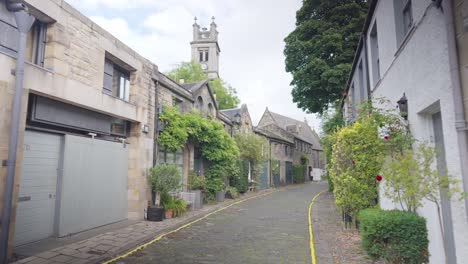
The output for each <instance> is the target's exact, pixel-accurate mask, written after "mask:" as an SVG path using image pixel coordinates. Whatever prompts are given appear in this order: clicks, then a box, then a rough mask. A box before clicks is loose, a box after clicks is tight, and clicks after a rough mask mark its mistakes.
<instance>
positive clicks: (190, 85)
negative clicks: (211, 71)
mask: <svg viewBox="0 0 468 264" xmlns="http://www.w3.org/2000/svg"><path fill="white" fill-rule="evenodd" d="M207 82H208V80H204V81H199V82H195V83H182V84H181V85H182V87H184V88H185V89H186V90H188V91H190V92H195V91H197V90H198V89H200V88H201V87H203V85H205V84H206V83H207Z"/></svg>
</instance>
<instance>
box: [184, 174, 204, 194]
mask: <svg viewBox="0 0 468 264" xmlns="http://www.w3.org/2000/svg"><path fill="white" fill-rule="evenodd" d="M188 187H189V189H190V190H205V189H206V178H205V177H204V176H198V175H196V174H195V173H194V172H190V174H189V178H188Z"/></svg>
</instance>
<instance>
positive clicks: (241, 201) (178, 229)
mask: <svg viewBox="0 0 468 264" xmlns="http://www.w3.org/2000/svg"><path fill="white" fill-rule="evenodd" d="M283 190H287V188H284V189H279V190H273V191H270V192H266V193H263V194H259V195H256V196H252V197H249V198H246V199H243V200H240V201H237V202H234V203H231V204H229V205H227V206H225V207H222V208H219V209H217V210H215V211H213V212H211V213H208V214H206V215H204V216H202V217H200V218H198V219H195V220H194V221H192V222H190V223H187V224H185V225H182V226H180V227H178V228H176V229H174V230H172V231H169V232H167V233H164V234H162V235H160V236H158V237H155V238H154V239H152V240H150V241H149V242H146V243H144V244H142V245H140V246H138V247H136V248H134V249H132V250H130V251H128V252H127V253H124V254H122V255H119V256H117V257H114V258H112V259H110V260H107V261H105V262H102V264H110V263H112V262H115V261H117V260H119V259H123V258H126V257H128V256H130V255H131V254H133V253H135V252H137V251H138V250H141V249H144V248H146V247H147V246H149V245H151V244H153V243H155V242H157V241H159V240H161V239H162V238H163V237H165V236H167V235H169V234H172V233H175V232H178V231H180V230H182V229H184V228H187V227H189V226H191V225H193V224H195V223H197V222H199V221H201V220H203V219H205V218H207V217H209V216H211V215H213V214H216V213H218V212H221V211H223V210H226V209H227V208H229V207H231V206H234V205H237V204H240V203H243V202H246V201H248V200H252V199H255V198H260V197H263V196H266V195H270V194H272V193H275V192H279V191H283ZM309 215H310V214H309ZM309 221H310V219H309Z"/></svg>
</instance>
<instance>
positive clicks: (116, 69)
mask: <svg viewBox="0 0 468 264" xmlns="http://www.w3.org/2000/svg"><path fill="white" fill-rule="evenodd" d="M25 3H26V5H27V6H28V7H29V10H30V13H31V14H32V15H33V16H34V17H35V22H34V24H33V26H32V29H31V30H30V31H29V33H28V40H27V45H26V64H25V69H24V84H23V98H22V103H21V104H22V107H21V109H22V110H21V113H20V120H21V121H20V132H19V134H18V138H19V144H18V149H17V151H18V155H17V163H16V175H15V178H14V192H13V197H12V200H13V203H12V206H13V208H12V211H11V218H10V219H11V221H10V222H11V228H10V245H21V244H25V243H29V242H33V241H37V240H40V239H44V238H47V237H52V236H59V237H62V236H67V235H69V234H72V233H77V232H80V231H83V230H87V229H91V228H94V227H97V226H102V225H105V224H109V223H113V222H117V221H121V220H124V219H143V212H144V208H145V207H146V206H147V205H148V200H149V197H150V196H149V188H148V184H147V171H148V169H149V168H150V167H151V166H152V165H153V142H154V133H153V132H154V130H153V128H154V121H155V96H156V93H155V90H156V82H158V79H159V78H160V77H159V76H158V67H157V66H156V65H155V64H153V63H152V62H150V61H149V60H147V59H145V58H143V57H142V56H140V55H139V54H137V53H136V52H135V51H133V50H132V49H130V48H128V47H127V46H126V45H125V44H123V43H122V42H121V41H119V40H118V39H116V38H115V37H113V36H112V35H110V34H109V33H108V32H106V31H105V30H103V29H102V28H101V27H99V26H98V25H97V24H95V23H94V22H92V21H91V20H90V19H89V18H87V17H85V16H83V15H82V14H81V13H79V12H78V11H77V10H76V9H74V8H73V7H71V6H70V5H69V4H67V3H66V2H65V1H53V0H43V1H32V0H26V1H25ZM0 32H1V34H2V37H1V38H0V100H1V103H0V120H1V122H0V131H1V132H2V133H0V159H1V160H7V158H8V157H7V156H8V154H7V151H8V142H9V135H10V115H11V106H12V97H13V94H14V86H15V76H14V74H12V73H13V70H14V69H15V65H16V58H17V54H18V29H17V24H16V21H15V17H14V14H13V13H12V12H10V11H8V10H7V8H6V4H5V1H1V2H0ZM6 174H7V169H6V167H1V168H0V178H1V181H2V182H4V181H5V178H6ZM2 187H4V186H3V185H2ZM3 192H4V188H2V189H1V190H0V195H1V197H3ZM2 203H3V200H2ZM103 208H108V209H109V208H111V210H103ZM3 231H4V230H2V232H3Z"/></svg>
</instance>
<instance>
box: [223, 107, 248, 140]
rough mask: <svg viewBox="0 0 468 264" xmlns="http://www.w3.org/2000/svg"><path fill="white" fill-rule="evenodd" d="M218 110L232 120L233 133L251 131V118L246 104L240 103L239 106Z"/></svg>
mask: <svg viewBox="0 0 468 264" xmlns="http://www.w3.org/2000/svg"><path fill="white" fill-rule="evenodd" d="M220 112H221V113H223V114H225V115H226V116H228V117H229V120H230V121H231V122H232V134H233V135H235V134H248V133H253V125H252V119H251V118H250V114H249V109H248V108H247V105H246V104H242V105H241V107H240V108H233V109H225V110H221V111H220Z"/></svg>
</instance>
